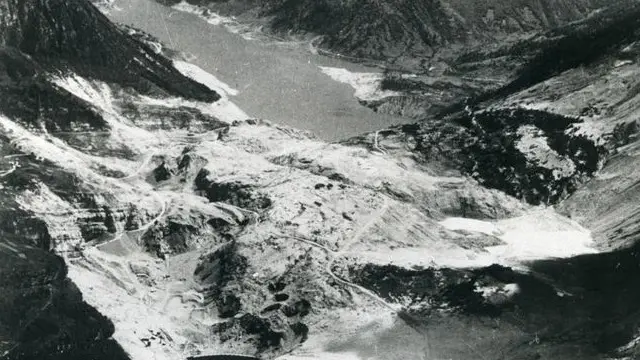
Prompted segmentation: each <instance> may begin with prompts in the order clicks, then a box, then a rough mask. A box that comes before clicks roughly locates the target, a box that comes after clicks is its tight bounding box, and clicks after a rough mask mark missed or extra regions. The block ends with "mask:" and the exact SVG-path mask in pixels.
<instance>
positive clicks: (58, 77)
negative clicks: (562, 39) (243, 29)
mask: <svg viewBox="0 0 640 360" xmlns="http://www.w3.org/2000/svg"><path fill="white" fill-rule="evenodd" d="M16 4H17V5H16ZM7 6H8V7H9V8H19V9H22V10H20V11H17V12H15V13H12V14H14V15H16V16H17V18H18V19H19V20H20V21H17V22H12V21H8V22H5V24H8V25H6V28H7V29H10V30H6V31H5V32H4V33H3V34H16V33H17V34H21V33H29V32H28V31H27V30H24V29H28V27H26V28H23V27H20V26H18V25H16V24H27V23H29V22H28V21H26V20H27V19H41V20H42V21H44V19H46V21H45V22H43V23H41V22H35V23H33V24H38V26H40V27H41V29H42V30H46V31H41V32H39V34H40V35H38V39H40V40H39V41H37V42H36V44H38V45H37V46H35V47H30V46H26V45H24V43H23V42H21V41H17V40H13V39H15V38H16V37H15V36H13V35H11V36H9V35H7V37H6V38H7V39H9V40H6V41H5V46H3V48H2V51H3V52H2V56H1V57H0V61H1V62H2V64H3V66H2V67H1V68H0V70H2V72H1V73H0V75H1V78H0V79H2V82H1V84H2V92H3V95H4V94H8V100H3V101H0V112H1V114H0V136H1V137H2V140H3V141H2V143H1V144H0V145H1V147H0V156H1V157H0V166H1V171H2V172H0V182H1V185H2V186H1V187H0V201H1V204H2V208H1V210H2V217H1V219H2V220H1V221H0V234H1V235H2V237H1V238H0V257H3V258H5V259H4V261H3V259H2V258H0V277H1V279H0V280H1V282H2V283H1V284H0V287H2V291H3V293H8V294H11V296H9V297H7V298H6V299H4V298H3V299H2V301H6V303H5V304H7V305H9V306H2V307H0V308H2V309H3V310H2V311H0V336H1V338H0V340H1V341H2V342H1V343H0V346H2V347H0V350H2V351H3V353H2V354H3V357H4V358H7V359H26V358H41V356H42V354H43V353H44V354H49V356H51V358H74V356H75V358H82V357H83V356H84V357H85V358H86V357H91V358H123V359H124V358H127V357H130V358H132V359H149V358H154V359H172V360H173V359H183V358H190V357H202V358H203V359H206V358H207V356H213V355H220V354H227V355H249V356H259V357H261V358H281V359H303V358H304V359H309V358H316V359H332V358H334V359H362V358H374V359H407V358H454V359H476V358H487V359H527V358H531V359H537V358H551V359H576V360H577V359H602V358H605V357H606V358H619V359H623V358H625V357H627V358H628V357H631V358H633V356H636V354H637V352H638V349H637V344H638V343H639V342H638V339H637V332H638V329H640V319H638V317H637V310H636V308H635V307H636V304H637V299H638V294H637V292H636V291H635V290H634V289H635V288H636V287H637V286H635V280H634V279H635V278H637V274H638V265H637V264H638V262H637V256H636V250H635V246H632V247H624V245H633V244H635V242H636V241H637V228H636V227H635V225H634V224H635V223H636V221H635V220H634V219H635V216H636V213H638V212H637V205H636V204H635V202H634V200H635V198H634V197H633V194H635V192H634V191H633V190H634V188H635V187H634V184H635V182H636V180H635V179H636V178H637V176H636V174H635V170H634V168H635V167H634V166H629V165H628V164H629V163H628V162H627V159H634V158H635V153H636V150H635V148H636V138H635V137H634V136H635V135H634V134H635V131H636V126H635V125H634V124H635V115H634V114H635V111H636V109H637V104H636V100H637V99H636V94H635V92H634V89H635V85H634V84H633V82H632V79H633V78H634V77H633V76H632V75H634V74H635V73H636V72H637V71H638V69H639V67H638V66H637V64H636V63H635V61H636V56H635V55H634V54H635V52H634V51H635V50H634V49H635V42H634V41H635V37H634V36H628V37H624V38H623V39H622V41H621V42H620V43H617V44H616V45H617V47H621V49H620V51H621V53H624V54H626V55H625V57H624V58H621V59H615V60H619V61H615V60H614V59H611V58H606V60H601V59H602V58H601V57H596V58H595V60H593V61H578V64H583V65H585V66H584V67H583V68H582V69H580V68H577V69H575V68H563V69H560V70H561V71H563V72H562V73H560V74H556V72H558V71H560V70H558V71H555V72H553V73H550V75H549V76H547V77H545V78H544V79H541V80H539V81H533V82H531V83H528V84H526V86H523V87H518V88H514V89H513V91H512V92H510V93H498V95H496V93H491V95H492V96H487V97H485V98H479V99H476V101H475V102H469V101H467V103H466V105H468V107H466V108H465V103H462V104H463V105H462V107H461V108H460V111H456V110H457V108H451V109H450V111H449V112H448V113H447V116H443V117H438V118H431V119H426V120H425V121H424V122H422V123H419V124H415V125H407V126H402V127H397V128H392V129H387V130H381V131H377V132H375V133H371V134H365V135H362V136H360V137H356V138H353V139H350V140H348V141H345V142H342V143H326V142H323V141H321V140H319V139H317V138H315V137H314V136H313V135H311V134H308V133H306V132H303V131H299V130H295V129H291V128H287V127H283V126H279V125H276V124H275V123H272V122H270V121H266V120H260V119H250V118H248V117H247V115H246V114H244V113H243V112H242V111H241V110H240V109H238V108H237V107H236V106H235V105H233V103H232V102H231V101H230V99H229V96H228V94H229V93H230V92H229V89H230V88H229V87H228V86H226V85H225V84H223V83H221V82H219V81H218V80H217V79H216V78H215V77H213V76H212V75H210V74H207V73H205V72H204V71H202V70H201V69H199V68H197V67H196V66H193V65H190V64H188V63H185V62H183V61H180V60H178V59H177V58H176V59H169V58H167V57H165V56H164V55H163V54H165V55H175V52H170V51H166V50H164V47H163V46H162V45H161V44H156V43H155V42H154V40H153V38H152V37H151V36H146V35H144V34H140V33H138V32H136V31H135V30H132V29H129V30H128V32H129V33H133V35H135V37H129V35H127V33H126V32H125V30H119V29H118V28H117V27H115V26H114V25H112V24H110V23H109V22H108V21H106V20H105V19H104V18H103V17H102V15H100V14H99V13H98V11H97V10H96V9H94V8H93V7H92V6H91V5H89V4H88V3H87V2H83V1H79V0H78V1H71V0H69V1H66V2H65V1H62V0H48V1H45V0H42V1H29V0H25V1H22V2H7ZM15 6H17V7H15ZM50 8H51V9H55V11H53V12H51V11H50ZM78 11H80V12H81V13H82V12H86V14H84V15H86V16H88V18H89V19H95V21H94V22H89V23H82V24H88V25H81V23H80V22H75V21H70V22H68V21H69V19H76V17H75V16H79V13H78ZM84 15H83V16H84ZM21 17H24V18H21ZM43 24H48V25H47V26H44V25H43ZM29 26H31V25H29ZM77 26H80V28H77ZM85 26H88V27H86V28H85ZM63 27H64V28H65V29H66V30H69V29H75V30H76V31H75V32H74V31H64V32H62V33H61V32H59V31H58V30H57V29H62V28H63ZM605 28H606V25H605ZM16 29H22V30H20V31H18V30H16ZM80 32H82V33H83V34H94V35H95V37H92V38H91V41H89V42H87V43H86V44H87V45H91V46H95V47H97V48H100V47H106V48H111V49H116V50H118V51H120V52H119V53H117V56H115V55H111V56H107V55H105V56H106V57H104V58H100V59H98V58H95V59H92V56H90V55H88V53H83V52H80V53H78V52H77V49H76V48H75V44H72V43H71V42H70V41H67V40H65V39H67V38H66V36H67V35H69V34H79V33H80ZM34 34H35V33H34ZM33 36H35V35H33ZM103 40H104V41H105V42H104V43H101V42H99V41H103ZM51 44H54V45H51ZM34 49H35V50H34ZM37 49H45V50H42V51H40V50H37ZM605 50H606V51H607V53H608V54H610V55H609V56H621V55H618V54H617V53H612V52H611V51H610V49H603V51H605ZM134 54H135V55H134ZM138 54H143V56H144V58H145V59H146V60H141V59H140V61H142V62H143V63H142V65H141V67H133V69H132V70H131V71H129V70H127V71H121V70H122V69H123V68H122V66H121V65H122V64H123V63H128V62H129V61H131V62H132V63H137V61H136V60H135V59H139V56H140V55H138ZM145 54H146V55H145ZM611 54H615V55H611ZM87 56H88V57H87ZM590 58H591V59H593V57H590ZM609 60H611V61H609ZM145 61H147V62H145ZM532 64H534V65H535V63H532ZM94 69H99V70H94ZM100 69H101V70H100ZM106 70H109V71H106ZM583 70H584V71H586V72H587V73H588V76H581V75H580V73H581V72H582V71H583ZM141 75H142V77H143V78H144V79H145V80H144V82H148V83H150V84H151V85H150V86H142V85H140V84H139V82H138V80H137V79H139V78H140V76H141ZM622 78H624V79H627V78H628V79H630V80H628V82H621V81H620V79H622ZM607 84H609V85H607ZM610 84H614V85H610ZM605 85H606V86H605ZM205 88H206V89H205ZM547 91H548V92H549V97H548V98H545V97H543V95H540V94H545V93H546V92H547ZM506 160H508V162H506ZM607 179H608V180H611V179H618V180H617V181H615V182H614V183H612V182H610V181H609V182H608V181H606V180H607ZM600 192H603V193H607V194H612V196H611V197H607V198H604V199H603V198H602V197H601V196H598V195H596V194H599V193H600ZM616 203H617V204H620V203H621V204H623V205H624V207H623V208H622V209H621V210H617V211H618V212H616V211H612V210H611V209H612V208H613V205H614V204H616ZM550 204H559V205H558V207H557V208H554V207H552V206H549V205H550ZM587 205H589V206H587ZM557 209H559V210H560V211H558V210H557ZM560 212H562V214H565V215H562V214H561V213H560ZM622 213H624V214H623V215H622ZM566 215H570V216H571V217H572V218H573V219H572V218H569V217H567V216H566ZM615 219H618V220H623V219H624V220H625V221H628V223H626V222H623V223H622V224H618V223H615V221H614V220H615ZM579 221H582V225H581V224H580V223H579ZM591 230H593V231H591ZM606 246H609V247H610V249H615V250H614V251H611V252H604V251H603V248H605V247H606ZM607 250H609V249H607ZM49 251H52V252H55V253H57V254H58V255H59V256H60V257H56V256H55V255H54V254H52V253H51V252H49ZM61 260H64V261H65V263H66V266H64V265H63V264H62V262H61ZM18 276H20V280H19V281H16V279H17V278H18ZM66 276H68V278H69V279H71V281H73V284H75V285H72V284H71V283H70V282H69V280H67V279H66ZM76 286H77V289H79V290H80V291H81V292H82V297H80V296H79V294H78V292H77V289H76V288H75V287H76ZM25 297H26V298H27V299H28V300H29V301H22V300H23V299H25ZM83 299H84V300H83ZM83 301H86V302H87V303H88V304H89V305H91V306H94V307H95V309H96V310H97V311H99V312H100V314H102V315H100V314H98V313H97V312H96V310H93V309H92V308H90V307H89V306H88V305H87V304H85V303H84V302H83ZM5 309H8V310H5ZM23 309H25V310H24V311H23ZM103 316H104V317H106V318H108V320H106V319H105V318H104V317H103ZM60 324H62V325H60ZM54 325H57V326H54ZM113 340H115V341H117V344H115V343H114V341H113ZM36 345H37V346H36ZM54 348H55V351H53V350H52V349H54ZM58 351H61V352H60V353H58ZM87 352H88V353H89V354H88V355H87Z"/></svg>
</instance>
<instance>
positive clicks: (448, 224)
mask: <svg viewBox="0 0 640 360" xmlns="http://www.w3.org/2000/svg"><path fill="white" fill-rule="evenodd" d="M440 225H442V226H444V227H445V228H447V229H449V230H453V231H457V230H466V231H471V232H479V233H482V234H487V235H497V234H498V233H499V231H498V228H497V227H496V225H495V224H493V223H491V222H488V221H483V220H476V219H467V218H457V217H450V218H447V219H445V220H443V221H441V222H440Z"/></svg>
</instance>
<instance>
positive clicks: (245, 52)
mask: <svg viewBox="0 0 640 360" xmlns="http://www.w3.org/2000/svg"><path fill="white" fill-rule="evenodd" d="M115 5H116V6H117V8H118V9H117V10H112V11H110V13H109V15H108V16H109V17H110V18H111V20H113V21H115V22H119V23H123V24H127V25H132V26H135V27H137V28H140V29H142V30H144V31H146V32H148V33H150V34H152V35H154V36H156V37H157V38H159V39H160V40H161V41H162V42H164V43H165V44H167V45H169V46H171V47H173V48H174V49H176V50H180V51H183V52H185V53H187V54H190V55H193V56H194V57H193V60H190V61H191V62H192V63H194V64H196V65H198V66H200V67H201V68H203V69H204V70H206V71H208V72H210V73H211V74H213V75H215V76H216V77H217V78H218V79H220V80H221V81H223V82H225V83H227V84H228V85H230V86H231V87H233V88H235V89H237V90H238V91H239V93H238V94H237V95H236V96H233V97H232V98H231V100H232V101H233V102H235V103H236V104H237V105H238V106H239V107H240V108H241V109H243V110H244V111H245V112H246V113H247V114H249V116H253V117H259V118H264V119H268V120H271V121H273V122H275V123H279V124H283V125H288V126H292V127H295V128H298V129H303V130H309V131H312V132H313V133H315V134H316V135H317V136H319V137H321V138H323V139H326V140H330V141H336V140H341V139H346V138H348V137H351V136H354V135H359V134H362V133H365V132H370V131H375V130H379V129H382V128H385V127H388V126H390V125H393V124H398V123H403V122H409V121H410V120H409V119H403V118H399V117H394V116H388V115H383V114H377V113H375V112H374V111H372V110H370V109H368V108H366V107H364V106H362V105H361V104H360V103H359V102H358V100H357V99H356V98H355V97H354V96H353V94H354V89H353V88H352V87H351V86H349V85H347V84H344V83H340V82H337V81H335V80H333V79H331V78H330V77H329V76H327V75H326V74H324V73H322V71H321V70H320V68H319V66H327V67H337V68H345V69H348V70H349V71H352V72H376V71H380V70H378V69H372V68H367V67H364V66H362V65H358V64H352V63H348V62H345V61H342V60H338V59H333V58H328V57H324V56H321V55H316V54H313V53H312V52H311V51H309V47H308V46H307V45H305V44H301V43H294V42H290V43H283V42H276V41H268V40H247V39H245V38H243V37H242V36H241V35H238V34H234V33H232V32H231V31H229V30H227V29H226V28H225V27H224V26H222V25H212V24H210V23H208V22H206V21H205V20H204V19H202V18H200V17H199V16H197V15H194V14H190V13H186V12H181V11H176V10H174V9H172V8H169V7H166V6H163V5H160V4H158V3H156V2H155V1H153V0H116V3H115Z"/></svg>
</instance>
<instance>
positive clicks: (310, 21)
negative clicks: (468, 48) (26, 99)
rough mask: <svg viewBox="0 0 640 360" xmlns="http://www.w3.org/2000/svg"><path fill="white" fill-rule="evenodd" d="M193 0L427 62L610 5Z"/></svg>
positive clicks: (279, 27) (345, 47)
mask: <svg viewBox="0 0 640 360" xmlns="http://www.w3.org/2000/svg"><path fill="white" fill-rule="evenodd" d="M162 2H163V3H165V4H169V5H173V4H176V3H179V2H180V1H177V0H162ZM187 2H188V3H190V4H193V5H197V6H205V7H208V8H209V9H211V10H213V11H216V12H220V13H221V14H223V15H224V14H227V15H228V14H231V15H245V18H248V19H252V18H255V17H257V18H258V19H264V21H265V22H266V24H267V26H268V27H269V29H270V30H272V31H275V32H277V33H281V34H287V33H294V34H301V33H302V34H305V33H309V34H315V35H321V36H322V39H321V40H320V41H318V42H317V44H318V45H321V46H322V47H323V48H326V49H329V50H330V51H332V52H335V53H339V54H341V55H346V56H349V57H353V58H356V59H357V58H365V59H376V60H383V61H385V62H386V61H392V62H393V61H394V60H396V59H398V60H400V62H403V60H406V61H407V62H415V61H417V60H416V59H417V58H422V59H423V60H422V62H423V64H425V65H426V68H428V67H430V66H431V64H429V63H430V60H429V59H432V58H433V57H434V55H435V54H436V53H438V52H440V51H441V50H444V49H446V48H447V47H448V46H450V45H452V44H469V43H478V42H486V43H493V42H494V41H495V40H496V39H499V38H503V37H504V36H507V35H512V34H517V35H524V34H527V33H531V32H534V31H540V30H545V29H549V28H551V27H557V26H559V25H562V24H566V23H567V22H570V21H574V20H577V19H580V18H583V17H585V16H587V15H589V14H590V13H591V12H593V11H595V10H597V9H598V8H600V7H601V6H604V5H609V2H606V1H598V0H564V1H537V0H536V1H529V0H521V1H455V0H454V1H434V0H423V1H369V0H358V1H345V0H338V1H327V0H323V1H246V0H240V1H236V0H230V1H218V0H215V1H207V0H190V1H187ZM411 58H413V60H411Z"/></svg>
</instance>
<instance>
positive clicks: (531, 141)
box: [516, 125, 576, 180]
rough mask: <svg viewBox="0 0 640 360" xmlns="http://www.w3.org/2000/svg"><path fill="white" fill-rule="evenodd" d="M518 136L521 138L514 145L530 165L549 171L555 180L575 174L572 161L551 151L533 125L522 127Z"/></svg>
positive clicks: (540, 132) (545, 140)
mask: <svg viewBox="0 0 640 360" xmlns="http://www.w3.org/2000/svg"><path fill="white" fill-rule="evenodd" d="M518 135H520V136H521V138H520V139H519V140H518V142H517V143H516V148H517V149H518V150H520V152H522V153H523V154H524V155H525V157H526V158H527V159H528V160H529V161H531V162H532V163H534V164H537V165H539V166H542V167H545V168H547V169H551V170H552V171H553V176H554V178H555V179H556V180H558V179H560V178H563V177H569V176H571V175H573V174H574V173H575V171H576V166H575V164H574V163H573V161H571V159H569V158H568V157H566V156H562V155H560V154H558V153H557V152H556V151H555V150H553V149H552V148H551V147H550V146H549V144H548V143H547V138H546V137H545V136H544V133H543V132H542V130H540V129H538V128H537V127H535V126H533V125H524V126H521V127H520V128H518Z"/></svg>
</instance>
